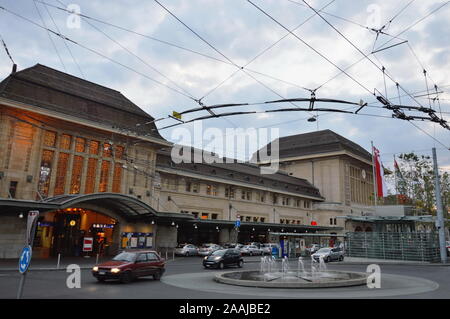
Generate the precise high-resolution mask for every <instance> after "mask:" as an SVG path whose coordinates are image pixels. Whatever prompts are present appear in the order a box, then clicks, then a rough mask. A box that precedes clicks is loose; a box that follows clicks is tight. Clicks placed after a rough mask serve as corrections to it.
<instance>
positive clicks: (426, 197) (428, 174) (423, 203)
mask: <svg viewBox="0 0 450 319" xmlns="http://www.w3.org/2000/svg"><path fill="white" fill-rule="evenodd" d="M398 159H399V163H398V164H399V170H400V174H398V175H397V178H396V179H397V181H396V182H397V183H396V191H397V194H399V195H400V196H399V197H403V199H404V201H406V202H409V203H411V204H412V205H414V206H415V207H416V208H417V209H418V210H421V211H423V212H426V213H429V214H433V213H435V211H436V207H435V187H434V172H433V163H432V161H431V158H430V157H429V156H424V155H420V156H419V155H417V154H415V153H402V154H400V156H399V157H398ZM399 176H400V177H399ZM393 178H394V177H390V179H393ZM441 180H442V181H441V184H442V186H444V184H445V187H442V190H443V192H442V195H443V198H444V197H445V200H443V202H444V203H445V204H444V206H445V207H448V206H447V205H448V204H449V200H450V198H449V195H450V177H449V175H448V174H447V173H444V174H443V175H442V176H441ZM406 199H408V200H406Z"/></svg>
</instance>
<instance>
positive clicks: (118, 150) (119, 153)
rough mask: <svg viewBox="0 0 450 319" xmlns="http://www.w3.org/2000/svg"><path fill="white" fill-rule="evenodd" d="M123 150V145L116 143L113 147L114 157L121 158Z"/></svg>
mask: <svg viewBox="0 0 450 319" xmlns="http://www.w3.org/2000/svg"><path fill="white" fill-rule="evenodd" d="M123 151H124V147H123V146H119V145H117V146H116V147H115V154H114V157H115V158H116V159H119V160H120V159H122V157H123Z"/></svg>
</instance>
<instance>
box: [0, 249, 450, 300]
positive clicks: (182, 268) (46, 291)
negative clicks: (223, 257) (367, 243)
mask: <svg viewBox="0 0 450 319" xmlns="http://www.w3.org/2000/svg"><path fill="white" fill-rule="evenodd" d="M291 267H296V266H295V264H292V265H291ZM306 267H308V264H307V265H306ZM243 269H244V270H245V269H246V270H251V269H259V264H258V263H246V264H245V265H244V268H243ZM328 269H330V270H348V271H361V272H365V271H366V265H344V264H339V263H338V262H333V263H329V264H328ZM229 270H232V269H231V268H230V269H229ZM216 271H217V270H209V269H208V270H205V269H203V267H202V265H201V258H199V257H187V258H179V259H176V260H175V261H170V262H168V264H167V265H166V272H165V274H164V276H163V280H162V281H155V280H153V279H152V278H151V277H148V278H140V279H137V280H136V281H134V282H132V283H130V284H121V283H119V282H116V281H107V282H104V283H99V282H97V280H96V279H95V278H94V277H93V276H92V275H91V273H90V270H88V269H83V270H82V271H81V288H72V289H69V288H68V287H67V285H66V280H67V278H68V276H69V273H67V272H65V271H37V270H35V271H29V272H28V274H27V278H26V284H25V287H24V293H23V298H44V299H46V298H48V299H80V298H81V299H96V298H131V299H139V298H148V299H174V298H180V299H211V298H212V299H224V298H226V299H254V298H261V299H264V298H270V299H273V298H278V297H280V296H283V294H286V295H287V296H288V297H290V298H303V297H304V296H307V295H305V294H307V292H305V290H303V291H302V292H294V291H293V290H287V289H277V290H276V291H275V290H272V291H270V289H269V290H267V289H265V290H264V289H263V288H246V287H235V286H229V285H223V284H219V283H214V282H212V280H209V279H208V278H207V277H208V276H209V277H211V275H212V274H213V273H215V272H216ZM381 272H382V276H383V275H384V274H389V275H400V276H408V277H410V278H418V279H427V280H429V281H432V282H434V283H437V284H438V285H435V288H433V289H430V291H427V292H423V293H411V291H409V293H408V294H404V295H402V294H398V293H397V294H396V295H395V296H392V295H391V296H387V297H386V298H450V276H449V275H450V267H448V266H416V265H414V266H413V265H382V266H381ZM172 275H177V276H173V277H170V276H172ZM203 275H206V277H205V278H204V279H202V280H203V281H204V282H205V283H207V285H202V283H201V282H200V281H199V284H198V285H197V284H195V285H194V286H193V287H185V286H183V284H180V285H178V282H177V280H178V279H177V278H179V277H183V278H187V279H189V277H192V278H194V277H196V276H197V277H198V276H200V277H201V276H203ZM20 276H21V275H20V274H19V273H18V272H11V271H10V272H5V271H4V272H2V271H1V270H0V298H1V299H7V298H16V294H17V288H18V285H19V280H20ZM391 277H394V276H391ZM382 278H383V277H382ZM404 278H407V277H404ZM169 279H170V280H169ZM173 283H175V285H174V284H173ZM382 283H383V281H382ZM212 285H215V286H214V287H215V289H213V290H211V289H210V290H208V289H207V286H209V287H211V286H212ZM221 285H222V286H221ZM394 286H395V284H394ZM204 287H205V288H204ZM436 287H437V289H436ZM394 288H395V287H390V286H388V287H387V288H385V290H384V291H386V292H389V291H391V292H392V291H393V289H394ZM252 289H255V290H253V291H254V292H255V293H252ZM358 289H368V288H366V287H364V286H363V287H359V288H356V287H348V288H335V290H329V289H328V290H318V289H314V294H313V295H311V296H315V297H319V298H320V297H321V296H322V295H320V293H321V291H324V293H326V295H325V294H324V295H323V296H324V297H327V298H330V297H331V298H332V297H333V296H335V298H340V297H344V298H348V296H350V295H351V294H352V293H354V294H355V297H356V298H357V297H358ZM330 292H331V294H330ZM271 294H273V295H272V296H271ZM277 296H278V297H277ZM374 297H383V293H381V294H378V295H376V294H375V295H374ZM383 298H384V297H383Z"/></svg>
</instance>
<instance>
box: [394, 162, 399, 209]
mask: <svg viewBox="0 0 450 319" xmlns="http://www.w3.org/2000/svg"><path fill="white" fill-rule="evenodd" d="M395 162H396V161H395V154H394V183H395V202H396V203H397V205H398V186H397V167H396V166H395ZM399 169H400V168H399Z"/></svg>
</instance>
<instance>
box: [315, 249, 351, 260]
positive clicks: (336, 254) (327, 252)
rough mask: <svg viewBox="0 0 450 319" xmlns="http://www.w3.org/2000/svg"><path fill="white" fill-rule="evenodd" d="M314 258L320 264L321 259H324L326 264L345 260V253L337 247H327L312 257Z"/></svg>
mask: <svg viewBox="0 0 450 319" xmlns="http://www.w3.org/2000/svg"><path fill="white" fill-rule="evenodd" d="M311 257H312V258H314V260H315V261H318V262H320V258H321V257H322V258H323V261H324V262H330V261H332V260H339V261H343V260H344V252H343V251H342V249H341V248H339V247H336V248H332V247H327V248H320V249H319V250H318V251H317V252H316V253H314V254H313V255H311Z"/></svg>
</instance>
